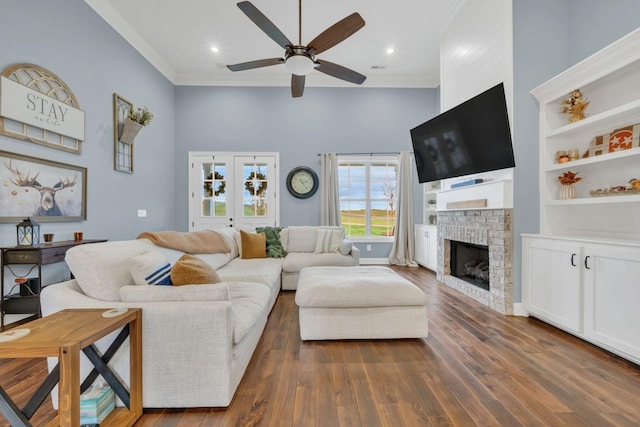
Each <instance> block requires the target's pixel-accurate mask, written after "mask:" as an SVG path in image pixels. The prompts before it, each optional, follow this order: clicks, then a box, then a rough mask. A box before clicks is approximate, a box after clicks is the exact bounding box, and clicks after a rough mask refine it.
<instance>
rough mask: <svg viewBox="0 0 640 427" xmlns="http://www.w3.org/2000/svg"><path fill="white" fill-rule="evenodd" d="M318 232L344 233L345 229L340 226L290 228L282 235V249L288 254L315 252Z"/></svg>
mask: <svg viewBox="0 0 640 427" xmlns="http://www.w3.org/2000/svg"><path fill="white" fill-rule="evenodd" d="M318 230H340V231H341V232H342V233H344V229H343V228H342V227H340V226H329V225H320V226H309V225H295V226H290V227H287V228H285V229H283V230H282V232H281V233H280V240H281V241H282V247H283V248H284V250H285V251H287V252H314V251H315V250H316V241H317V238H318ZM343 235H344V234H343Z"/></svg>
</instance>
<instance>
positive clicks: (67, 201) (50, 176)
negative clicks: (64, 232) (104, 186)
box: [0, 151, 87, 223]
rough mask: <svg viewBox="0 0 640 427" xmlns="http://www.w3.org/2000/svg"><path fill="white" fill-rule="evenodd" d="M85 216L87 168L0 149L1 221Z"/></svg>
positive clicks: (54, 219)
mask: <svg viewBox="0 0 640 427" xmlns="http://www.w3.org/2000/svg"><path fill="white" fill-rule="evenodd" d="M27 217H30V218H32V219H34V220H35V221H36V222H63V221H83V220H85V219H87V168H84V167H80V166H74V165H69V164H66V163H59V162H54V161H51V160H44V159H38V158H36V157H29V156H24V155H22V154H15V153H10V152H7V151H0V222H3V223H5V222H19V221H22V220H23V219H24V218H27Z"/></svg>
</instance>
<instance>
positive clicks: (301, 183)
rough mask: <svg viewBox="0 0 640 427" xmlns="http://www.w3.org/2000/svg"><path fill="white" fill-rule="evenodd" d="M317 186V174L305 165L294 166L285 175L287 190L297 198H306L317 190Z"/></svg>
mask: <svg viewBox="0 0 640 427" xmlns="http://www.w3.org/2000/svg"><path fill="white" fill-rule="evenodd" d="M318 186H319V181H318V175H316V173H315V172H314V170H313V169H311V168H308V167H306V166H298V167H295V168H293V169H291V172H289V175H287V190H289V193H291V195H292V196H293V197H296V198H298V199H308V198H309V197H311V196H313V195H314V194H316V191H318Z"/></svg>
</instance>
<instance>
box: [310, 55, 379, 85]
mask: <svg viewBox="0 0 640 427" xmlns="http://www.w3.org/2000/svg"><path fill="white" fill-rule="evenodd" d="M316 64H319V65H318V66H317V67H316V70H318V71H320V72H323V73H325V74H329V75H330V76H333V77H336V78H338V79H341V80H346V81H348V82H351V83H355V84H357V85H361V84H362V83H363V82H364V81H365V80H366V79H367V76H363V75H362V74H360V73H357V72H355V71H353V70H350V69H349V68H346V67H343V66H342V65H338V64H334V63H333V62H329V61H323V60H321V59H317V60H316Z"/></svg>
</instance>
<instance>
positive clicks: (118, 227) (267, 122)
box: [0, 0, 640, 301]
mask: <svg viewBox="0 0 640 427" xmlns="http://www.w3.org/2000/svg"><path fill="white" fill-rule="evenodd" d="M513 9H514V12H513V13H514V22H513V27H514V73H515V79H514V85H515V86H514V106H515V108H514V144H516V147H515V148H516V161H517V164H518V166H517V167H516V172H515V173H516V177H515V178H516V179H515V186H516V189H515V214H514V217H515V218H514V228H515V235H516V236H519V234H520V233H523V232H536V231H538V229H539V224H538V223H539V213H538V196H537V193H538V192H537V187H538V164H537V158H538V153H537V150H538V125H537V105H536V103H535V100H534V99H533V97H532V96H531V95H530V94H529V91H530V90H531V89H532V88H534V87H536V86H537V85H539V84H540V83H542V82H544V81H545V80H547V79H548V78H550V77H552V76H553V75H555V74H557V73H558V72H560V71H562V70H564V69H565V68H567V67H568V66H570V65H573V64H575V63H576V62H578V61H580V60H582V59H584V58H585V57H587V56H589V55H591V54H592V53H594V52H596V51H597V50H599V49H601V48H602V47H604V46H606V45H608V44H609V43H611V42H613V41H614V40H616V39H617V38H619V37H621V36H623V35H624V34H626V33H628V32H630V31H632V30H633V29H635V28H637V27H638V25H639V22H640V21H638V19H637V17H638V16H640V2H639V1H638V0H608V1H606V2H604V1H601V0H536V1H531V0H514V8H513ZM0 40H3V43H2V44H0V69H4V68H6V67H7V66H9V65H11V64H14V63H20V62H30V63H34V64H37V65H40V66H42V67H45V68H48V69H50V70H51V71H53V72H54V73H56V74H57V75H58V76H60V77H61V78H62V79H63V80H64V81H65V82H66V83H67V84H68V85H69V86H70V87H71V89H72V90H73V91H74V93H75V95H76V96H77V98H78V100H79V102H80V107H81V108H82V109H83V110H84V111H85V112H86V141H85V143H84V148H83V153H82V155H74V154H70V153H65V152H62V151H59V150H54V149H51V148H46V147H42V146H39V145H36V144H32V143H28V142H24V141H20V140H16V139H13V138H8V137H4V136H0V150H6V151H10V152H15V153H22V154H26V155H30V156H35V157H39V158H45V159H51V160H55V161H59V162H63V163H70V164H74V165H79V166H84V167H87V168H88V171H89V173H88V178H89V180H88V218H87V221H84V222H77V223H45V224H43V225H42V231H43V232H52V233H54V234H55V235H56V237H55V240H64V239H69V238H71V236H72V233H73V231H84V232H85V236H87V237H88V238H99V237H104V238H109V239H127V238H132V237H135V236H136V235H137V234H138V233H139V232H141V231H144V230H161V229H178V230H186V229H187V212H188V209H187V196H186V189H187V152H188V151H190V150H212V151H213V150H224V151H246V150H255V151H279V152H280V153H281V169H280V174H281V175H280V178H281V190H282V189H283V188H284V178H285V177H286V172H287V171H288V170H289V169H291V168H292V167H294V166H296V165H308V166H311V167H313V168H314V169H316V170H317V169H318V166H319V164H318V158H317V153H319V152H323V151H339V152H351V151H357V152H363V151H364V152H372V151H396V150H404V149H410V139H409V133H408V130H409V129H410V128H412V127H413V126H415V125H417V124H419V123H422V122H423V121H425V120H427V119H428V118H430V117H432V116H434V115H435V114H436V113H437V106H438V105H439V102H438V96H439V94H438V90H437V89H433V90H428V89H419V90H416V89H363V88H343V89H338V88H335V89H326V88H323V89H321V88H307V89H306V91H305V96H304V97H303V98H301V99H297V100H293V99H291V98H290V94H289V91H288V89H287V88H210V87H207V88H199V87H174V86H173V85H172V84H171V83H170V82H169V81H167V80H166V79H165V78H164V77H163V76H162V75H161V74H160V73H159V72H158V71H157V70H155V68H154V67H152V66H151V65H150V64H149V63H148V62H147V61H146V60H145V59H144V58H142V57H141V56H140V55H139V54H138V53H137V52H136V51H135V50H134V49H133V48H132V47H131V46H130V45H129V44H128V43H127V42H126V41H125V40H124V39H122V37H121V36H119V35H118V34H117V33H116V32H115V31H114V30H113V29H112V28H111V27H110V26H109V25H108V24H106V23H105V22H104V21H103V20H102V19H101V18H100V17H99V16H98V15H97V14H96V13H94V12H93V10H92V9H91V8H90V7H89V6H87V5H86V3H85V2H84V1H83V0H57V1H55V2H54V1H46V0H30V1H9V0H0ZM113 92H117V93H119V94H120V95H121V96H123V97H124V98H126V99H128V100H130V101H132V102H134V103H136V104H140V105H146V106H148V107H149V108H150V109H151V110H152V111H153V112H154V113H155V115H156V118H155V119H154V121H153V123H152V124H151V126H148V127H147V128H145V129H144V130H143V131H142V133H141V134H140V135H139V136H138V138H137V140H136V152H135V173H134V174H133V175H128V174H124V173H121V172H115V171H114V170H113V129H112V93H113ZM415 194H416V200H415V202H416V206H415V208H414V216H415V219H416V222H419V221H420V219H421V216H422V215H421V209H422V199H421V197H420V190H419V188H418V187H417V186H416V191H415ZM281 196H282V197H281V201H282V214H281V222H282V223H283V224H284V225H290V224H304V223H309V224H314V223H317V222H318V220H319V214H318V207H319V199H318V197H314V198H312V199H311V200H308V201H305V202H300V201H298V200H297V199H293V198H291V197H290V196H289V195H288V194H287V193H286V191H281ZM137 209H146V210H147V211H148V217H147V218H137V217H136V211H137ZM13 244H15V224H13V223H12V224H0V245H3V246H7V245H13ZM387 253H388V245H386V246H381V247H376V248H374V251H372V252H370V253H364V255H366V256H371V257H385V256H386V254H387ZM520 256H521V253H520V239H519V237H516V254H515V262H516V265H515V266H514V267H515V268H514V274H515V276H516V290H515V301H519V300H520V286H519V284H520Z"/></svg>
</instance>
